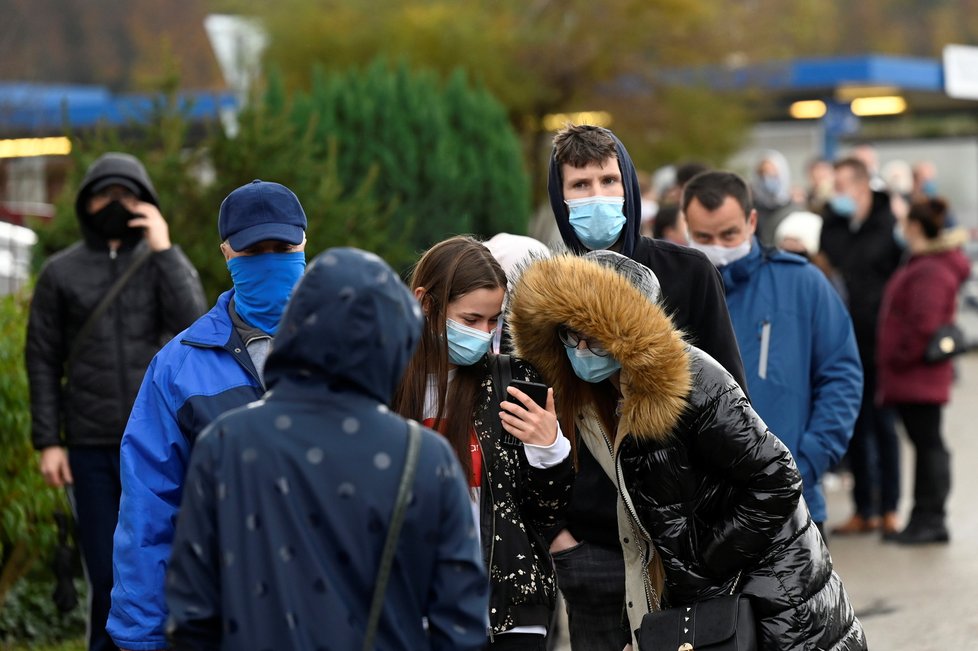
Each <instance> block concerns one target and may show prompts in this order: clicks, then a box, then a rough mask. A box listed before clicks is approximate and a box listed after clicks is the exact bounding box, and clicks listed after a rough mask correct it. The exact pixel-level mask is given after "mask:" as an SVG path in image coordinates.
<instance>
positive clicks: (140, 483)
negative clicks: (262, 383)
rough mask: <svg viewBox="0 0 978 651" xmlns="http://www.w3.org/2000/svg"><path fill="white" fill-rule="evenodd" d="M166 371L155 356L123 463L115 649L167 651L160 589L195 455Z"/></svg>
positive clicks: (115, 563) (115, 556)
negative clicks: (185, 481) (189, 465)
mask: <svg viewBox="0 0 978 651" xmlns="http://www.w3.org/2000/svg"><path fill="white" fill-rule="evenodd" d="M164 350H165V349H164ZM162 367H163V364H161V363H160V355H157V357H156V358H154V359H153V361H152V363H150V366H149V369H148V370H147V371H146V376H145V377H144V378H143V384H142V386H141V387H140V389H139V394H138V395H137V397H136V403H135V405H134V406H133V409H132V413H131V414H130V416H129V423H128V425H126V431H125V434H123V437H122V446H121V449H120V458H119V461H120V474H121V479H122V499H121V501H120V503H119V524H118V525H117V526H116V530H115V537H114V538H113V552H112V574H113V586H112V607H111V610H110V611H109V620H108V623H107V625H106V630H107V631H108V633H109V636H110V637H111V638H112V640H113V641H114V642H115V643H116V644H117V645H118V646H120V647H122V648H124V649H133V650H134V651H152V650H154V649H163V648H165V647H166V637H165V635H164V627H165V623H166V617H167V611H166V604H165V602H164V596H163V585H164V578H165V575H166V566H167V562H168V561H169V558H170V545H171V543H172V541H173V530H174V527H175V524H176V517H177V511H178V509H179V506H180V497H181V492H182V487H183V479H184V474H185V472H186V468H187V462H188V459H189V456H190V445H189V443H188V442H187V440H186V439H185V438H184V436H183V434H182V432H181V431H180V427H179V425H178V424H177V420H176V409H175V408H174V404H173V401H174V398H173V397H172V396H171V395H170V392H169V391H168V390H167V387H166V386H163V384H164V383H165V373H164V372H163V371H162V370H161V369H162Z"/></svg>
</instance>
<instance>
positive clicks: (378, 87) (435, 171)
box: [266, 61, 529, 249]
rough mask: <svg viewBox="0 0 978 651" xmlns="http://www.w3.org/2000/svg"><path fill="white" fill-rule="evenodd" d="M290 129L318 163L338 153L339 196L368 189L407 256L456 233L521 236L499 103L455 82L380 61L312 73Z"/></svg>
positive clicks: (513, 163)
mask: <svg viewBox="0 0 978 651" xmlns="http://www.w3.org/2000/svg"><path fill="white" fill-rule="evenodd" d="M272 101H273V100H272V99H266V102H268V103H269V104H271V103H272ZM292 120H293V122H294V123H295V124H296V125H298V126H303V127H304V126H308V127H309V128H310V129H311V131H310V133H309V135H310V136H311V137H312V140H311V142H312V143H318V145H319V147H320V149H321V150H325V151H323V152H322V153H321V154H320V155H326V154H328V153H329V151H330V149H329V148H330V147H331V146H336V147H337V148H338V155H339V160H340V161H341V165H340V167H339V168H338V170H337V171H338V172H339V175H340V178H341V180H342V184H343V185H344V186H346V187H354V186H355V184H356V183H358V182H359V180H361V179H376V186H375V196H377V197H378V199H380V200H381V201H385V202H389V203H391V204H393V205H394V206H395V207H394V209H393V212H392V215H391V220H390V225H389V229H390V231H391V232H392V234H393V235H394V236H395V237H396V236H409V237H410V241H411V244H412V245H413V246H414V248H416V249H422V248H426V247H427V246H429V245H431V244H432V243H434V242H436V241H438V240H441V239H444V238H445V237H447V236H450V235H453V234H457V233H475V234H477V235H482V236H485V237H489V236H492V235H493V234H495V233H497V232H499V231H503V230H506V231H511V232H516V233H525V232H526V227H527V221H528V213H529V195H528V185H527V180H526V175H525V173H524V172H523V168H522V153H521V150H520V144H519V140H518V139H517V137H516V134H515V132H514V131H513V129H512V128H511V127H510V125H509V122H508V119H507V117H506V114H505V112H504V111H503V109H502V107H501V106H500V105H499V103H498V102H497V101H496V100H495V99H494V98H493V97H492V96H491V95H490V94H489V93H488V92H487V91H486V90H484V89H483V88H481V87H478V86H476V87H474V88H473V87H472V85H470V84H469V82H468V81H467V79H466V77H465V75H464V74H462V73H461V72H456V73H455V74H454V75H452V77H451V78H450V79H449V80H448V82H447V83H442V82H441V81H440V80H439V79H438V77H437V76H436V75H435V74H433V73H430V72H411V71H410V70H408V68H407V66H406V65H404V64H401V65H398V66H396V67H390V66H388V65H387V64H385V63H384V62H382V61H377V62H374V63H373V64H372V65H370V66H369V67H367V68H366V69H365V70H359V69H352V70H349V71H346V72H339V73H334V74H327V73H324V72H323V71H322V70H320V71H319V72H318V73H317V74H316V75H315V78H314V80H313V84H312V88H311V90H310V91H309V92H308V93H304V92H297V93H296V95H295V103H294V105H293V107H292ZM325 157H327V158H329V156H328V155H326V156H325ZM412 225H413V228H412V227H411V226H412Z"/></svg>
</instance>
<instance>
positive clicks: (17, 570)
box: [0, 293, 66, 610]
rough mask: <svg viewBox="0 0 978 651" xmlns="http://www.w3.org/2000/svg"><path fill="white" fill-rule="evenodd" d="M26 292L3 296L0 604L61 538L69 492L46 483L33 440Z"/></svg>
mask: <svg viewBox="0 0 978 651" xmlns="http://www.w3.org/2000/svg"><path fill="white" fill-rule="evenodd" d="M27 301H28V298H27V295H26V293H21V294H16V295H11V296H4V297H2V298H0V451H2V452H0V610H2V609H3V603H4V598H5V596H6V594H7V592H8V591H9V590H10V588H11V587H12V586H13V585H14V584H15V583H17V581H18V580H20V579H21V578H22V577H23V576H25V575H26V574H27V572H28V571H29V570H30V569H31V567H33V566H34V564H35V563H36V561H37V560H38V559H41V558H49V557H50V552H51V551H52V549H53V548H54V544H55V543H56V542H57V536H56V531H55V528H54V521H53V519H52V515H53V513H54V511H55V510H56V509H59V508H60V509H65V508H66V505H65V503H64V495H63V494H62V493H61V492H60V491H58V490H55V489H53V488H49V487H47V486H46V485H45V483H44V480H43V478H42V477H41V473H40V472H39V471H38V467H37V458H36V454H35V452H34V449H33V447H32V445H31V438H30V428H31V425H30V412H29V411H28V408H27V405H28V404H29V403H28V390H27V373H26V371H25V369H24V340H25V338H26V331H27Z"/></svg>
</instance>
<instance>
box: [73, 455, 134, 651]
mask: <svg viewBox="0 0 978 651" xmlns="http://www.w3.org/2000/svg"><path fill="white" fill-rule="evenodd" d="M68 462H69V464H70V466H71V474H72V476H73V477H74V479H75V483H74V486H73V487H72V490H71V493H72V495H73V497H74V500H73V502H74V509H75V520H76V523H75V530H76V531H77V534H78V543H79V547H80V549H81V556H82V561H84V564H85V578H86V579H87V580H88V601H89V619H88V649H89V651H115V649H116V646H115V644H114V643H113V642H112V640H111V639H109V635H108V633H106V632H105V622H106V620H108V618H109V605H110V603H111V593H112V536H113V534H115V525H116V522H117V521H118V519H119V497H120V496H121V495H122V484H121V482H120V479H119V448H118V447H90V448H88V447H73V448H71V449H69V451H68Z"/></svg>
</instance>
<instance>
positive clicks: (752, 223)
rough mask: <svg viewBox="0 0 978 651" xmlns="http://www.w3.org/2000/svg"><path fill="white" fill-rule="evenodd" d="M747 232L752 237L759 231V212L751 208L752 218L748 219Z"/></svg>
mask: <svg viewBox="0 0 978 651" xmlns="http://www.w3.org/2000/svg"><path fill="white" fill-rule="evenodd" d="M747 230H748V231H749V234H750V235H753V234H754V233H755V232H756V231H757V210H756V209H754V208H751V211H750V216H749V217H747Z"/></svg>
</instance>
